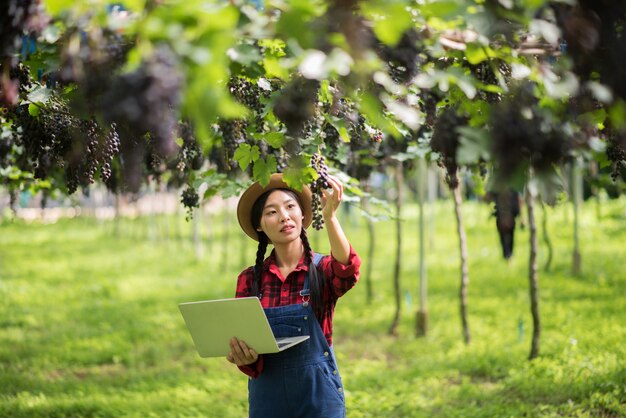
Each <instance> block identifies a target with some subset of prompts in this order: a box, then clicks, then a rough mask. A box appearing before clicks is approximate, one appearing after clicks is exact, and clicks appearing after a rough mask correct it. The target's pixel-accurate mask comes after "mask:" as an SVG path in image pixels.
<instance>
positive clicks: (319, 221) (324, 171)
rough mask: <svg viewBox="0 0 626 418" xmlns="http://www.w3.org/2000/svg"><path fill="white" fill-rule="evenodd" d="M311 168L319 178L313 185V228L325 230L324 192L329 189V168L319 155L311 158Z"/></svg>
mask: <svg viewBox="0 0 626 418" xmlns="http://www.w3.org/2000/svg"><path fill="white" fill-rule="evenodd" d="M311 167H313V169H314V170H315V171H316V172H317V178H316V179H315V180H313V182H312V183H311V185H310V187H311V195H312V196H311V199H312V200H311V206H312V210H313V228H315V229H316V230H318V231H319V230H320V229H322V228H324V219H323V218H322V191H323V190H324V189H328V188H329V187H330V185H329V184H328V167H326V162H325V161H324V157H323V156H322V155H319V154H313V155H312V156H311Z"/></svg>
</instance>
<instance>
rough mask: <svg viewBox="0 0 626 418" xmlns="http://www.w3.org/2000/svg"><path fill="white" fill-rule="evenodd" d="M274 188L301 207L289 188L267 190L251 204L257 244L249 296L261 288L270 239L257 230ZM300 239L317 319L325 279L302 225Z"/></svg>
mask: <svg viewBox="0 0 626 418" xmlns="http://www.w3.org/2000/svg"><path fill="white" fill-rule="evenodd" d="M275 190H281V191H283V192H285V193H287V194H289V195H290V196H291V197H292V198H293V199H294V200H295V201H296V202H298V205H299V206H300V208H302V204H301V203H300V200H299V199H298V196H297V195H296V194H295V193H293V192H292V191H291V190H289V189H273V190H269V191H267V192H265V193H263V194H262V195H261V196H259V198H258V199H257V200H256V201H255V202H254V205H252V212H251V216H252V226H253V227H254V229H256V230H257V234H258V238H259V245H258V247H257V251H256V261H255V264H254V276H253V278H252V283H251V286H250V295H251V296H260V295H259V294H260V290H261V278H262V277H263V261H264V260H265V252H266V251H267V245H268V244H269V242H270V240H269V238H268V237H267V235H266V234H265V232H263V231H259V227H260V225H261V216H262V214H263V208H264V207H265V202H266V201H267V198H268V197H269V195H270V193H272V192H273V191H275ZM300 239H301V240H302V245H303V246H304V262H305V263H306V264H308V265H309V287H310V290H311V299H310V300H311V306H312V307H313V311H314V312H315V316H316V317H317V318H318V319H319V318H321V316H322V307H323V304H322V299H323V291H324V290H323V289H324V282H325V280H324V278H323V274H322V273H320V272H319V270H318V269H317V266H316V265H315V264H314V262H313V250H312V249H311V244H310V243H309V238H308V236H307V233H306V230H305V229H304V227H303V228H302V230H301V231H300Z"/></svg>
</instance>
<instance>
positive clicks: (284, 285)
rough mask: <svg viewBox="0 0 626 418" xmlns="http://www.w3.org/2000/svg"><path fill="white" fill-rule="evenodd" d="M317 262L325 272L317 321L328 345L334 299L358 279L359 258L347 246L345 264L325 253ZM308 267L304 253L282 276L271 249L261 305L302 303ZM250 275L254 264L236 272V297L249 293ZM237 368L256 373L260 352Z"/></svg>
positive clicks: (331, 328) (264, 264)
mask: <svg viewBox="0 0 626 418" xmlns="http://www.w3.org/2000/svg"><path fill="white" fill-rule="evenodd" d="M318 265H319V267H320V272H323V273H324V278H325V279H326V285H325V286H324V292H323V301H324V303H323V310H322V317H321V318H319V323H320V325H321V327H322V332H324V336H325V337H326V340H327V341H328V345H332V341H333V338H332V337H333V313H334V311H335V305H336V304H337V299H339V297H341V296H342V295H343V294H344V293H346V292H347V291H348V290H350V289H352V287H353V286H354V285H355V284H356V282H357V280H358V279H359V268H360V267H361V259H360V258H359V256H358V255H357V254H356V252H354V249H353V248H352V247H350V256H349V258H348V264H345V265H344V264H341V263H339V262H338V261H337V260H335V259H334V258H333V257H332V256H330V255H327V256H324V257H323V258H322V260H321V261H320V263H319V264H318ZM308 270H309V266H308V265H307V264H305V263H304V256H303V257H302V259H300V262H298V265H297V266H296V268H295V269H294V270H293V271H292V272H291V273H289V275H288V276H287V277H286V278H285V277H283V276H282V274H281V273H280V270H279V269H278V266H277V265H276V257H275V255H274V251H272V253H271V254H270V255H269V257H267V258H266V259H265V261H264V263H263V276H262V277H261V286H260V293H261V305H262V306H263V307H264V308H274V307H277V306H286V305H293V304H297V303H303V300H302V296H300V291H301V290H302V288H303V287H304V279H305V276H306V272H307V271H308ZM253 277H254V268H253V267H248V268H247V269H245V270H244V271H242V272H241V273H240V274H239V277H238V279H237V292H236V295H235V296H236V297H238V298H241V297H246V296H252V295H251V294H250V289H251V285H252V280H253ZM252 348H254V347H252ZM239 369H241V371H242V372H244V373H245V374H247V375H249V376H251V377H257V376H258V375H259V374H260V373H261V371H262V370H263V356H262V355H261V356H259V360H258V361H257V362H256V363H254V364H251V365H249V366H242V367H239Z"/></svg>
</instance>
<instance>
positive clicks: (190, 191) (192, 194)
mask: <svg viewBox="0 0 626 418" xmlns="http://www.w3.org/2000/svg"><path fill="white" fill-rule="evenodd" d="M180 202H181V203H182V204H183V206H184V207H185V208H186V209H187V216H186V219H187V220H190V219H191V218H193V210H194V208H199V207H200V196H199V195H198V192H197V191H196V189H195V188H194V187H193V186H187V187H186V188H185V189H184V190H183V192H182V194H181V196H180Z"/></svg>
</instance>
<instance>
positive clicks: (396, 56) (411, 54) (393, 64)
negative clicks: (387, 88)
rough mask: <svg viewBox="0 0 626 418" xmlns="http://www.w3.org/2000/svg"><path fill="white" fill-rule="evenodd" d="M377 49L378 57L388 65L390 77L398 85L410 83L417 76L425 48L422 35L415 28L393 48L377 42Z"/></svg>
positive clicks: (403, 36) (409, 30)
mask: <svg viewBox="0 0 626 418" xmlns="http://www.w3.org/2000/svg"><path fill="white" fill-rule="evenodd" d="M375 47H376V48H375V49H376V52H377V54H378V56H380V58H381V59H382V60H383V61H385V62H386V63H387V67H388V72H389V75H390V76H391V78H392V79H393V80H394V81H396V82H397V83H406V82H409V81H410V80H411V79H412V78H413V77H414V76H415V75H416V74H417V72H418V70H419V65H420V53H421V52H422V51H423V50H424V48H423V46H422V45H421V39H420V34H419V33H418V32H417V31H416V30H415V29H414V28H411V29H408V30H407V31H405V32H404V33H403V34H402V37H401V38H400V41H399V42H398V43H397V44H396V45H395V46H393V47H391V46H389V45H386V44H384V43H382V42H377V43H376V45H375Z"/></svg>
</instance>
